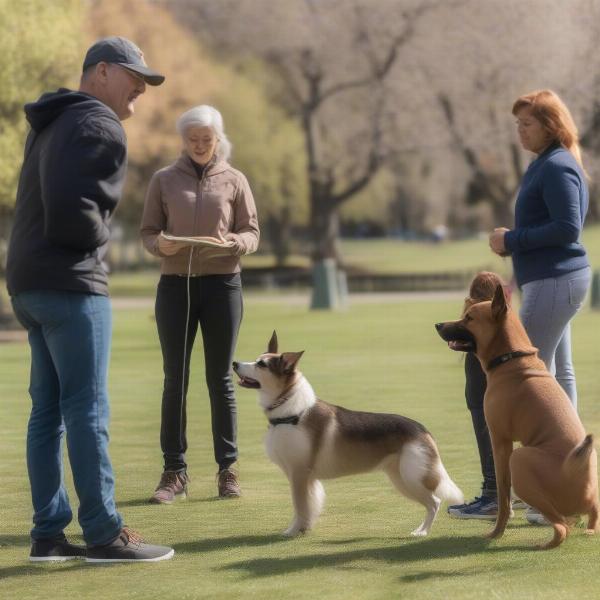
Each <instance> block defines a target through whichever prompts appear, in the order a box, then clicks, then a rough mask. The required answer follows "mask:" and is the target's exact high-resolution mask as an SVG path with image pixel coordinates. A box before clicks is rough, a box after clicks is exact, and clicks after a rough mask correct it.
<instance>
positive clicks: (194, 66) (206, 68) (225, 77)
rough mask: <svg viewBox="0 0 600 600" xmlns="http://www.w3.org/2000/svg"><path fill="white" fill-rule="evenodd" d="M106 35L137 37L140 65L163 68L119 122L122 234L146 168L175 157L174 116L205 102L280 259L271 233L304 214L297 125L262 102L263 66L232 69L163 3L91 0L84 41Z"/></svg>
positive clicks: (139, 197) (138, 200)
mask: <svg viewBox="0 0 600 600" xmlns="http://www.w3.org/2000/svg"><path fill="white" fill-rule="evenodd" d="M108 35H123V36H125V37H127V38H129V39H131V40H133V41H135V42H136V43H138V44H139V45H140V46H141V47H142V48H143V50H144V53H145V55H146V57H147V60H148V63H149V64H151V65H153V68H155V69H157V70H158V71H159V72H161V73H165V74H166V80H165V83H164V84H163V85H162V86H160V87H159V88H148V89H147V91H146V94H145V95H144V96H143V97H142V98H140V100H139V102H138V105H137V107H136V115H135V117H133V118H131V119H129V120H127V121H125V123H124V125H125V129H126V131H127V136H128V140H129V170H128V177H127V184H126V189H125V193H124V198H125V200H124V202H122V203H121V205H120V207H119V210H118V212H117V215H116V218H117V219H118V220H119V223H120V224H121V225H122V226H123V227H124V228H125V229H126V232H125V235H126V236H128V237H132V236H136V237H137V229H138V227H139V223H140V219H141V214H142V208H143V202H144V196H145V192H146V187H147V185H148V182H149V181H150V178H151V176H152V174H153V173H154V172H155V171H156V170H157V169H159V168H162V167H164V166H166V165H167V164H170V163H172V162H173V161H174V160H175V159H176V158H177V157H178V156H179V153H180V151H181V141H180V139H179V135H178V134H177V133H176V130H175V122H176V120H177V118H178V117H179V115H180V114H181V113H182V112H184V111H186V110H188V109H189V108H192V107H193V106H196V105H198V104H212V105H214V106H215V107H216V108H218V109H219V110H220V111H221V112H222V113H223V118H224V120H225V130H226V132H227V135H228V136H229V138H230V139H231V141H232V143H233V146H234V150H233V157H232V163H233V165H234V166H235V167H237V168H239V169H240V170H241V171H243V172H244V173H245V174H246V176H247V177H248V179H249V181H250V185H251V187H252V190H253V193H254V195H255V198H256V202H257V206H258V210H259V214H260V217H261V221H262V222H263V224H264V223H266V222H269V221H274V222H275V223H276V227H273V228H264V227H263V231H264V233H265V234H266V235H265V238H266V239H267V240H270V242H271V244H270V245H271V249H272V251H273V253H274V254H275V255H276V256H277V257H278V259H279V261H280V262H284V261H285V258H286V256H287V253H288V252H289V248H288V247H287V244H286V241H287V237H286V238H285V240H283V239H282V237H281V236H280V235H279V233H280V232H285V231H286V230H289V229H290V228H291V227H292V224H293V223H300V222H303V221H304V220H305V219H306V209H305V206H306V202H305V197H306V192H305V190H304V188H303V185H302V184H303V178H302V176H301V173H302V171H303V169H304V154H303V151H302V149H303V147H302V138H301V135H300V131H299V128H298V126H297V125H296V124H295V123H294V122H293V121H292V120H291V119H290V118H289V117H288V116H286V115H285V114H284V113H283V111H282V110H281V109H279V108H278V107H276V106H273V105H271V104H270V103H269V101H268V99H267V96H266V95H265V93H264V91H263V89H262V87H261V83H260V82H261V80H262V79H264V73H263V71H264V66H263V65H262V64H261V63H257V62H254V63H253V64H252V65H251V66H249V68H248V69H247V71H246V72H245V73H244V74H241V73H239V72H236V71H235V70H234V69H233V68H232V67H231V66H228V65H227V64H225V62H224V61H223V60H222V59H221V58H220V57H219V56H218V53H217V52H215V51H209V50H208V49H207V48H206V47H205V46H204V45H203V44H202V43H201V41H200V40H199V39H197V37H196V36H194V34H193V33H192V32H191V31H190V30H188V29H186V28H184V27H183V26H182V25H181V24H180V23H178V22H177V21H176V20H175V19H174V18H173V16H172V15H171V13H170V12H169V10H168V9H167V8H165V7H162V6H157V5H156V4H154V3H151V2H146V1H144V0H140V1H138V2H130V1H129V0H111V1H110V2H107V1H100V2H96V3H94V5H93V6H92V8H91V10H90V11H89V13H88V15H87V37H88V43H92V42H93V41H94V40H95V39H97V38H100V37H105V36H108ZM167 40H168V42H167ZM292 199H293V204H294V209H293V210H292V209H291V205H292ZM269 232H271V235H270V236H269ZM140 251H141V248H140Z"/></svg>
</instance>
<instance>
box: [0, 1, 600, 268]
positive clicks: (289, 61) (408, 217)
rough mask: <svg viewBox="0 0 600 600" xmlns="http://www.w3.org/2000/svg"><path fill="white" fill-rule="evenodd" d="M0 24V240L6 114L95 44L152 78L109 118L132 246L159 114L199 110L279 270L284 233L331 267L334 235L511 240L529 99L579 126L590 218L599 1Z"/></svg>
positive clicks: (161, 152)
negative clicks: (156, 72) (138, 57)
mask: <svg viewBox="0 0 600 600" xmlns="http://www.w3.org/2000/svg"><path fill="white" fill-rule="evenodd" d="M0 15H2V17H1V20H0V26H1V27H2V35H1V36H0V67H1V69H0V83H1V85H0V130H1V133H2V135H1V136H0V152H1V158H2V160H1V161H0V216H1V217H2V219H1V228H0V240H3V242H0V244H2V243H3V244H5V241H6V237H7V232H8V230H9V227H10V216H11V211H12V206H13V204H14V196H15V187H16V180H17V175H18V169H19V166H20V162H21V159H22V147H23V141H24V138H25V134H26V124H25V121H24V118H23V113H22V105H23V104H24V103H25V102H26V101H30V100H34V99H35V98H37V97H38V96H39V94H40V93H42V92H43V91H47V90H52V89H56V88H57V87H58V86H60V85H66V86H76V85H77V82H78V77H79V72H80V63H81V60H82V57H83V53H84V52H85V49H86V47H87V46H88V45H89V44H90V43H91V42H93V41H94V40H95V39H97V38H98V37H101V36H105V35H125V36H127V37H130V38H131V39H133V40H134V41H136V42H137V43H139V44H140V45H141V46H142V47H143V49H144V52H145V53H146V55H147V57H148V61H149V62H150V63H151V64H154V65H156V68H158V69H160V70H162V71H164V72H165V74H166V75H167V80H166V83H165V84H164V85H163V86H161V87H160V88H158V89H148V91H147V94H146V95H145V96H144V97H143V98H141V99H140V101H139V103H138V107H137V113H138V114H137V115H136V116H135V118H133V119H130V120H128V121H126V122H125V127H126V130H127V133H128V137H129V151H130V169H129V174H128V181H127V187H126V191H125V197H124V201H123V202H122V203H121V206H120V207H119V210H118V213H117V215H116V219H115V224H120V226H121V227H120V229H121V230H122V231H123V233H124V236H125V237H127V238H130V239H136V240H137V228H138V224H139V220H140V216H141V211H142V205H143V200H144V195H145V191H146V187H147V183H148V181H149V178H150V177H151V175H152V173H153V172H154V171H155V170H156V169H158V168H161V167H163V166H165V165H167V164H170V163H171V162H173V160H175V159H176V157H177V155H178V154H179V152H180V140H179V138H178V136H177V134H176V132H175V120H176V118H177V117H178V116H179V114H181V112H183V111H184V110H186V109H188V108H190V107H192V106H194V105H197V104H201V103H209V104H214V105H215V106H216V107H217V108H219V109H220V110H221V111H222V112H223V115H224V117H225V124H226V129H227V131H228V134H229V135H230V137H231V139H232V141H233V144H234V154H233V164H234V166H236V167H238V168H240V169H241V170H242V171H244V172H245V173H246V175H247V176H248V178H249V180H250V182H251V185H252V188H253V190H254V193H255V196H256V200H257V204H258V207H259V212H260V219H261V224H262V231H263V244H261V251H265V250H267V249H268V251H269V252H270V253H271V254H272V255H274V256H275V257H276V260H277V262H278V263H279V264H283V263H284V262H285V260H286V258H287V256H288V255H289V253H290V252H291V251H292V250H293V248H292V247H291V245H290V240H293V239H295V240H297V241H299V242H300V243H298V242H297V243H296V248H300V249H301V250H303V251H304V253H305V254H308V253H309V251H308V246H309V245H308V244H305V243H303V242H304V241H305V240H306V239H307V238H308V239H311V240H312V243H311V244H310V247H311V253H312V255H313V256H314V257H316V258H319V257H324V256H336V257H337V258H340V257H339V249H338V244H337V240H338V237H339V235H340V232H341V233H342V234H343V235H347V236H351V237H364V236H375V235H379V236H395V237H398V238H402V239H424V238H430V237H431V236H432V234H433V232H436V231H440V230H442V229H443V228H444V227H446V228H447V229H448V232H449V235H450V236H453V237H463V236H473V235H475V234H477V233H478V232H480V231H485V230H487V229H489V228H490V227H493V226H497V225H506V226H510V225H511V224H512V207H513V202H514V196H515V192H516V189H517V186H518V184H519V180H520V175H521V173H522V171H523V170H524V169H525V168H526V166H527V163H528V161H529V160H530V158H531V156H530V155H528V154H527V153H525V152H523V151H522V150H521V149H520V148H519V147H518V144H517V142H516V135H515V132H514V119H513V117H512V115H511V114H510V108H511V106H512V103H513V101H514V99H515V98H516V97H517V96H518V95H520V94H522V93H524V92H527V91H530V90H532V89H537V88H542V87H551V88H553V89H555V90H556V91H557V92H558V93H559V94H561V95H562V96H563V97H564V99H565V101H566V102H567V104H568V105H569V106H570V107H571V108H572V110H573V113H574V116H575V119H576V122H577V123H578V124H579V125H580V129H581V132H582V140H583V143H584V148H585V150H586V153H585V156H584V158H585V161H586V167H587V169H588V171H589V172H590V174H591V175H592V180H591V186H592V203H591V210H590V218H592V219H593V218H594V217H597V215H598V204H597V197H598V192H599V190H598V184H597V183H596V182H597V181H600V160H599V158H600V144H599V143H598V139H599V138H600V117H599V116H598V115H599V114H600V103H598V100H597V98H598V97H600V78H599V76H598V73H599V72H600V64H599V63H600V57H599V56H598V53H597V52H595V48H596V44H597V38H598V35H599V34H600V0H569V2H564V1H563V0H529V1H528V2H527V3H523V2H522V1H521V0H488V1H486V2H481V1H480V0H447V1H446V0H444V1H442V0H378V2H376V3H374V2H372V1H371V0H319V1H316V0H277V2H273V1H272V0H220V1H218V2H214V1H210V0H136V1H134V2H131V1H130V0H88V1H85V2H80V1H77V0H55V1H53V2H42V0H23V1H21V2H12V1H11V0H0ZM82 25H83V27H82ZM82 32H83V33H82ZM264 242H269V243H268V244H265V243H264ZM1 247H2V246H0V248H1Z"/></svg>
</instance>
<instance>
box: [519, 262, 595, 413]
mask: <svg viewBox="0 0 600 600" xmlns="http://www.w3.org/2000/svg"><path fill="white" fill-rule="evenodd" d="M590 279H591V269H590V268H589V267H586V268H585V269H580V270H578V271H573V272H572V273H567V274H566V275H561V276H560V277H553V278H549V279H539V280H538V281H531V282H529V283H526V284H524V285H523V286H522V289H521V292H522V299H521V300H522V304H521V311H520V315H521V321H522V323H523V325H524V327H525V330H526V331H527V334H528V335H529V337H530V339H531V342H532V343H533V345H534V346H536V348H538V350H539V357H540V358H541V359H542V360H543V361H544V362H545V363H546V367H547V368H548V370H549V371H550V372H551V373H552V374H553V375H554V376H555V377H556V380H557V381H558V383H559V384H560V385H561V387H562V388H563V389H564V390H565V392H566V393H567V396H569V399H570V400H571V403H572V404H573V406H574V407H575V409H577V387H576V384H575V369H574V368H573V360H572V358H571V319H572V318H573V317H574V316H575V314H576V313H577V312H578V311H579V309H580V308H581V306H582V305H583V301H584V299H585V295H586V293H587V291H588V288H589V287H590Z"/></svg>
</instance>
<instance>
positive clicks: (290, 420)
mask: <svg viewBox="0 0 600 600" xmlns="http://www.w3.org/2000/svg"><path fill="white" fill-rule="evenodd" d="M298 421H300V415H293V416H291V417H282V418H281V419H269V423H271V425H298Z"/></svg>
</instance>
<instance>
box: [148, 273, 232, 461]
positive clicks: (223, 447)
mask: <svg viewBox="0 0 600 600" xmlns="http://www.w3.org/2000/svg"><path fill="white" fill-rule="evenodd" d="M189 283H190V306H189V321H188V323H187V344H186V348H185V375H184V362H183V361H184V343H185V331H186V316H187V310H188V299H187V278H186V277H180V276H179V275H163V276H162V277H161V278H160V281H159V283H158V290H157V293H156V324H157V326H158V336H159V338H160V346H161V349H162V355H163V367H164V373H165V380H164V389H163V397H162V415H161V428H160V444H161V448H162V451H163V455H164V461H165V465H164V468H165V470H169V471H180V470H182V469H185V468H186V467H187V465H186V462H185V452H186V450H187V439H186V397H187V390H188V384H189V376H190V356H191V354H192V348H193V346H194V339H195V338H196V333H197V331H198V324H200V329H201V332H202V341H203V344H204V361H205V365H206V383H207V386H208V395H209V397H210V410H211V416H212V435H213V447H214V454H215V460H216V462H217V464H218V465H219V469H225V468H227V467H229V466H230V465H231V464H233V463H234V462H235V461H236V459H237V455H238V449H237V409H236V404H235V396H234V387H233V381H232V377H231V363H232V360H233V353H234V350H235V344H236V341H237V335H238V331H239V328H240V323H241V321H242V312H243V305H242V285H241V278H240V274H239V273H234V274H230V275H205V276H202V277H190V280H189ZM184 381H185V387H184V390H183V391H182V386H183V385H184Z"/></svg>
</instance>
